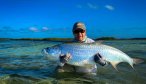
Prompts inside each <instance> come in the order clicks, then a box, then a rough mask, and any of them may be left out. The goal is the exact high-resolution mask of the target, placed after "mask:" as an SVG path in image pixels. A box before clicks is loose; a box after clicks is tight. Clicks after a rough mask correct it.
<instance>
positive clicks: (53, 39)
mask: <svg viewBox="0 0 146 84" xmlns="http://www.w3.org/2000/svg"><path fill="white" fill-rule="evenodd" d="M2 40H33V41H72V40H73V38H0V41H2ZM94 40H146V38H114V37H100V38H96V39H94Z"/></svg>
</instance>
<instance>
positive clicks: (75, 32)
mask: <svg viewBox="0 0 146 84" xmlns="http://www.w3.org/2000/svg"><path fill="white" fill-rule="evenodd" d="M84 32H85V30H83V29H80V30H75V31H74V32H73V33H74V34H78V33H84Z"/></svg>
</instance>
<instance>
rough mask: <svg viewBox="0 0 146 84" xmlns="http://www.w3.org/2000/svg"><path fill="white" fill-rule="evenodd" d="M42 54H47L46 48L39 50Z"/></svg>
mask: <svg viewBox="0 0 146 84" xmlns="http://www.w3.org/2000/svg"><path fill="white" fill-rule="evenodd" d="M41 53H42V55H43V56H48V55H49V54H48V53H47V48H44V49H42V51H41Z"/></svg>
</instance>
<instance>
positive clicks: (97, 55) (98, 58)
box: [94, 53, 107, 66]
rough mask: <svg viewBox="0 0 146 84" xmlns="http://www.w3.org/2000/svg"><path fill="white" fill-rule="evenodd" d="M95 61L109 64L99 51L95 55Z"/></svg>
mask: <svg viewBox="0 0 146 84" xmlns="http://www.w3.org/2000/svg"><path fill="white" fill-rule="evenodd" d="M94 61H95V62H96V63H98V64H100V65H102V66H104V65H106V64H107V62H106V60H105V59H104V58H103V57H102V56H101V55H100V54H99V53H97V54H96V55H95V56H94Z"/></svg>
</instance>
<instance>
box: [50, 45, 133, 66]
mask: <svg viewBox="0 0 146 84" xmlns="http://www.w3.org/2000/svg"><path fill="white" fill-rule="evenodd" d="M58 47H59V48H57V49H59V50H56V51H61V53H58V54H67V53H70V54H71V55H72V59H71V60H69V62H68V63H69V64H73V65H77V66H84V65H85V64H95V63H94V61H93V56H94V55H95V54H98V53H99V54H100V55H101V56H103V57H104V59H106V61H108V62H110V63H111V62H119V63H120V62H127V63H129V64H130V65H131V66H132V65H133V60H132V59H131V58H130V57H129V56H128V55H127V54H125V53H123V52H122V51H120V50H118V49H116V48H113V47H110V46H107V45H103V44H98V43H82V44H81V43H65V44H60V45H58ZM50 51H51V50H50ZM53 51H54V52H55V50H53ZM48 53H50V52H49V51H48ZM56 56H58V55H56Z"/></svg>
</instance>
